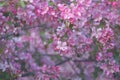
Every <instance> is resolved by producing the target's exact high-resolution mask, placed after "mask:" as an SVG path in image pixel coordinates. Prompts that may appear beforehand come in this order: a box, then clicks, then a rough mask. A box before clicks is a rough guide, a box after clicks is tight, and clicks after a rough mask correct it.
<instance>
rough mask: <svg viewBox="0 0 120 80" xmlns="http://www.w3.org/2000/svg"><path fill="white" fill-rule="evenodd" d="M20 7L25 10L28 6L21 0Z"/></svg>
mask: <svg viewBox="0 0 120 80" xmlns="http://www.w3.org/2000/svg"><path fill="white" fill-rule="evenodd" d="M20 6H21V7H23V8H25V6H26V5H25V2H24V1H22V0H20Z"/></svg>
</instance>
